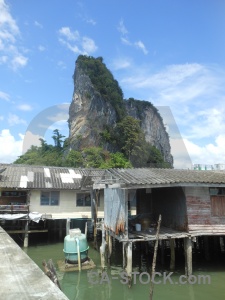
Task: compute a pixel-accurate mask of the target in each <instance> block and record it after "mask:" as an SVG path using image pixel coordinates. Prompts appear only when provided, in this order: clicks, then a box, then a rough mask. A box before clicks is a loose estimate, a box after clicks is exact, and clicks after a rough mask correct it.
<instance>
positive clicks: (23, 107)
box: [17, 104, 33, 111]
mask: <svg viewBox="0 0 225 300" xmlns="http://www.w3.org/2000/svg"><path fill="white" fill-rule="evenodd" d="M17 108H18V109H19V110H23V111H30V110H32V109H33V107H32V106H31V105H30V104H20V105H18V106H17Z"/></svg>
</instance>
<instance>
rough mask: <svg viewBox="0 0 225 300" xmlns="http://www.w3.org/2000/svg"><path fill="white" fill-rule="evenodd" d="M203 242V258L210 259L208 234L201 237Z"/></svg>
mask: <svg viewBox="0 0 225 300" xmlns="http://www.w3.org/2000/svg"><path fill="white" fill-rule="evenodd" d="M203 244H204V256H205V260H206V261H210V260H211V254H210V247H209V237H208V236H204V237H203Z"/></svg>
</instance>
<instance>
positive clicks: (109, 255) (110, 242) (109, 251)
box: [108, 234, 112, 264]
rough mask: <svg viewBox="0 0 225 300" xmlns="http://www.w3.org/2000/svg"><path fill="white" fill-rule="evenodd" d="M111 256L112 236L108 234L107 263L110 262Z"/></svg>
mask: <svg viewBox="0 0 225 300" xmlns="http://www.w3.org/2000/svg"><path fill="white" fill-rule="evenodd" d="M111 256H112V236H111V235H110V234H109V242H108V263H109V264H110V262H111Z"/></svg>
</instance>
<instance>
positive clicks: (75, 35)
mask: <svg viewBox="0 0 225 300" xmlns="http://www.w3.org/2000/svg"><path fill="white" fill-rule="evenodd" d="M59 34H60V35H61V36H63V37H64V38H66V39H67V40H68V41H77V40H79V38H80V34H79V32H78V31H77V30H75V31H74V32H72V31H71V30H70V28H69V27H62V28H61V29H60V30H59Z"/></svg>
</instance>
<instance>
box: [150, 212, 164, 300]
mask: <svg viewBox="0 0 225 300" xmlns="http://www.w3.org/2000/svg"><path fill="white" fill-rule="evenodd" d="M160 225H161V215H159V220H158V225H157V230H156V240H155V247H154V255H153V261H152V274H151V279H153V278H154V276H155V265H156V258H157V250H158V244H159V230H160ZM153 288H154V283H153V280H150V298H149V299H150V300H152V299H153Z"/></svg>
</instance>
